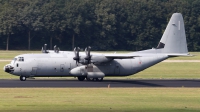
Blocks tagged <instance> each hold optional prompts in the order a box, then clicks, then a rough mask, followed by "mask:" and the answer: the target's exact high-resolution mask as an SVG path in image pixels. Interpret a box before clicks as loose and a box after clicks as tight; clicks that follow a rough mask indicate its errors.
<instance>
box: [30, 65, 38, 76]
mask: <svg viewBox="0 0 200 112" xmlns="http://www.w3.org/2000/svg"><path fill="white" fill-rule="evenodd" d="M31 75H37V67H33V68H32V71H31Z"/></svg>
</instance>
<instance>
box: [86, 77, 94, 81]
mask: <svg viewBox="0 0 200 112" xmlns="http://www.w3.org/2000/svg"><path fill="white" fill-rule="evenodd" d="M86 79H87V81H94V78H86Z"/></svg>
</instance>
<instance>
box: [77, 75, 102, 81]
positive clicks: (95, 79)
mask: <svg viewBox="0 0 200 112" xmlns="http://www.w3.org/2000/svg"><path fill="white" fill-rule="evenodd" d="M85 78H86V79H87V81H103V78H88V77H86V76H78V80H79V81H84V80H85Z"/></svg>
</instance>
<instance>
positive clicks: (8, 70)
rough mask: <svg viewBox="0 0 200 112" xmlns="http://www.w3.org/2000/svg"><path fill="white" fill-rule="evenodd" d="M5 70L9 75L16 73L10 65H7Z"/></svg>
mask: <svg viewBox="0 0 200 112" xmlns="http://www.w3.org/2000/svg"><path fill="white" fill-rule="evenodd" d="M3 70H4V71H5V72H7V73H11V72H13V71H14V67H12V66H11V65H10V64H7V65H5V66H4V67H3Z"/></svg>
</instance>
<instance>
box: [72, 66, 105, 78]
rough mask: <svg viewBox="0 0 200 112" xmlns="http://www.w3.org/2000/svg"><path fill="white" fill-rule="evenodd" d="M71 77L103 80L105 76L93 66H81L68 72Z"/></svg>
mask: <svg viewBox="0 0 200 112" xmlns="http://www.w3.org/2000/svg"><path fill="white" fill-rule="evenodd" d="M70 74H71V75H73V76H77V77H79V76H85V77H87V78H103V77H104V76H105V74H104V73H103V72H101V71H100V70H99V69H98V67H96V66H94V65H86V66H85V65H83V66H79V67H76V68H74V69H72V70H71V71H70Z"/></svg>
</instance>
